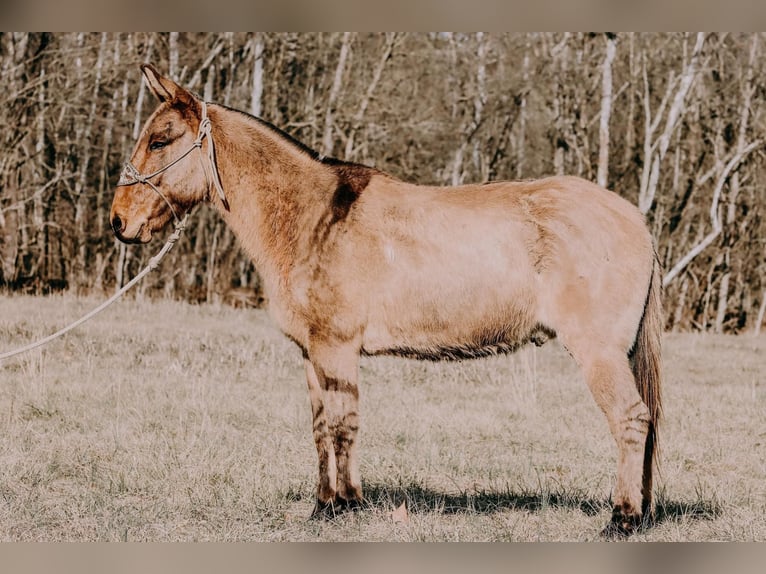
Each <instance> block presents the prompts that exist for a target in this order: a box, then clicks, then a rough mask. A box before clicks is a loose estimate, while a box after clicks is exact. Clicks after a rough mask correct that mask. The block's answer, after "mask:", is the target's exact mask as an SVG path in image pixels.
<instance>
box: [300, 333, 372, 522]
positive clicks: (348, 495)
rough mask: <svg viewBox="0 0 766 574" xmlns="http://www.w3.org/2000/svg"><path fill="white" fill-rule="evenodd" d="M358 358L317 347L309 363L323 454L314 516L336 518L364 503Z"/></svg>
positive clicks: (337, 349)
mask: <svg viewBox="0 0 766 574" xmlns="http://www.w3.org/2000/svg"><path fill="white" fill-rule="evenodd" d="M358 363H359V355H358V351H357V350H356V349H351V348H344V347H334V346H328V345H314V346H312V349H311V351H310V353H309V357H308V358H306V359H305V366H306V380H307V382H308V387H309V397H310V400H311V410H312V413H313V421H314V422H313V429H314V442H315V443H316V448H317V454H318V455H319V484H318V486H317V501H316V506H315V508H314V512H313V516H328V515H329V516H332V515H334V514H335V513H336V512H339V511H342V510H346V509H349V508H354V507H356V506H358V505H359V503H360V502H361V500H362V483H361V479H360V476H359V461H358V457H357V440H356V439H357V432H358V430H359V412H358V403H359V389H358V387H357V371H358Z"/></svg>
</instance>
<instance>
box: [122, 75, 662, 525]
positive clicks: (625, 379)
mask: <svg viewBox="0 0 766 574" xmlns="http://www.w3.org/2000/svg"><path fill="white" fill-rule="evenodd" d="M142 71H143V76H144V79H145V81H146V83H147V85H148V87H149V89H150V91H151V92H152V93H153V94H154V95H155V96H156V97H157V98H158V99H159V102H160V103H159V106H158V107H157V108H156V110H155V111H154V112H153V113H152V115H151V117H149V119H148V120H147V121H146V124H145V125H144V127H143V131H142V132H141V135H140V137H139V140H138V142H137V143H136V145H135V149H134V151H133V153H132V156H131V159H130V161H129V162H128V163H127V164H126V167H125V170H124V171H123V173H122V175H121V178H120V181H119V182H118V185H117V188H116V191H115V195H114V200H113V204H112V208H111V213H110V218H111V225H112V228H113V230H114V233H115V234H116V236H117V237H118V238H119V239H120V240H122V241H125V242H138V243H146V242H148V241H149V240H150V239H151V238H152V234H154V233H155V232H157V231H159V230H161V229H162V228H163V227H164V226H165V225H166V224H167V223H168V222H169V221H171V220H173V219H178V218H179V217H180V216H181V214H185V213H187V212H188V211H189V210H190V209H191V208H192V207H193V206H195V205H197V204H199V203H201V202H207V203H209V204H211V205H212V206H213V207H214V208H215V209H216V210H217V211H218V212H219V213H220V214H221V216H222V217H223V219H224V220H225V221H226V223H227V224H228V225H229V226H230V227H231V229H232V230H233V231H234V233H235V234H236V236H237V237H238V238H239V241H240V242H241V244H242V245H243V246H244V248H245V249H246V251H247V253H248V254H249V255H250V257H252V259H253V261H254V263H255V265H256V268H257V269H258V271H259V273H260V275H261V278H262V280H263V285H264V290H265V293H266V295H267V298H268V301H269V310H270V314H271V316H272V318H273V320H274V321H275V322H276V323H277V325H278V326H279V327H280V328H281V330H282V331H283V332H284V333H285V334H286V335H287V337H289V338H290V339H291V340H292V341H294V342H295V344H296V345H297V346H298V347H299V348H300V349H301V351H302V353H303V358H304V363H305V371H306V380H307V383H308V391H309V397H310V403H311V409H312V412H313V436H314V442H315V443H316V449H317V453H318V459H319V480H318V486H317V491H316V506H315V509H314V515H323V514H326V513H328V512H329V513H334V512H337V511H339V510H343V509H347V508H349V507H355V506H358V505H359V503H360V502H361V501H362V483H361V479H360V474H359V454H358V442H357V434H358V431H359V425H360V423H359V420H360V419H359V407H358V401H359V391H358V386H357V379H358V364H359V358H360V356H362V355H384V354H385V355H399V356H403V357H412V358H416V359H426V360H432V361H438V360H462V359H471V358H476V357H485V356H488V355H494V354H497V353H508V352H512V351H514V350H516V349H518V348H519V347H520V346H522V345H524V344H526V343H529V342H533V343H536V344H542V343H544V342H545V341H546V340H547V339H550V338H553V337H557V338H558V340H559V341H560V342H561V343H562V344H563V345H564V347H565V348H566V349H567V350H568V352H569V354H570V355H571V356H572V357H573V358H574V360H575V361H576V362H577V364H578V365H579V366H580V367H581V369H582V373H583V375H584V378H585V381H586V382H587V385H588V387H589V388H590V391H591V393H592V394H593V397H594V399H595V401H596V403H597V404H598V406H599V407H600V408H601V410H602V411H603V412H604V414H605V415H606V420H607V422H608V426H609V430H610V431H611V434H612V436H613V437H614V440H615V442H616V443H617V452H618V461H617V477H616V485H615V487H614V490H613V493H612V500H613V504H614V506H613V512H612V517H611V521H610V522H609V524H608V525H607V527H606V528H605V530H604V533H606V534H627V533H630V532H632V531H634V530H635V529H636V528H637V527H638V526H640V525H641V523H642V520H644V519H646V518H647V517H649V516H651V513H652V471H653V466H654V464H655V458H656V453H657V445H658V442H657V441H658V423H659V420H660V416H661V398H660V379H661V371H660V367H661V361H660V352H661V349H660V343H661V333H662V305H661V280H660V266H659V262H658V260H657V255H656V252H655V249H654V246H653V242H652V238H651V236H650V234H649V232H648V230H647V226H646V223H645V221H644V218H643V216H642V214H641V213H640V212H639V211H638V210H637V209H636V208H635V207H634V206H633V205H632V204H631V203H630V202H628V201H626V200H625V199H623V198H621V197H620V196H619V195H617V194H615V193H613V192H611V191H608V190H606V189H604V188H602V187H600V186H597V185H595V184H593V183H590V182H588V181H585V180H583V179H579V178H575V177H550V178H547V179H541V180H536V181H519V182H491V183H485V184H481V185H461V186H457V187H433V186H421V185H414V184H410V183H406V182H404V181H401V180H399V179H397V178H395V177H393V176H391V175H389V174H387V173H384V172H383V171H380V170H377V169H375V168H372V167H367V166H364V165H360V164H356V163H348V162H344V161H340V160H337V159H331V158H327V157H322V156H321V155H319V154H318V153H316V152H315V151H312V150H311V149H310V148H308V147H306V146H304V145H303V144H301V143H300V142H298V141H296V140H295V139H293V138H292V137H290V136H289V135H287V134H286V133H284V132H282V131H280V130H279V129H278V128H276V127H275V126H273V125H271V124H269V123H267V122H265V121H264V120H262V119H259V118H256V117H253V116H251V115H249V114H247V113H244V112H241V111H238V110H235V109H231V108H228V107H226V106H223V105H220V104H214V103H206V102H204V101H202V100H200V99H199V98H198V97H197V96H195V95H194V94H193V93H191V92H189V91H187V90H186V89H184V88H183V87H181V86H179V85H178V84H176V83H175V82H173V81H171V80H170V79H168V78H166V77H163V76H162V75H161V74H160V73H159V72H158V71H157V70H156V69H155V68H154V67H152V66H151V65H144V66H142ZM195 158H196V159H195Z"/></svg>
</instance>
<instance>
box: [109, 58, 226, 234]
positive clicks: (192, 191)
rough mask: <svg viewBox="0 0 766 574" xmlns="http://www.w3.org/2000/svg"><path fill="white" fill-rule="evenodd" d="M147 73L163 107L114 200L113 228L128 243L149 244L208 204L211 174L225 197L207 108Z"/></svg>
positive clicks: (149, 70)
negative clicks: (169, 224)
mask: <svg viewBox="0 0 766 574" xmlns="http://www.w3.org/2000/svg"><path fill="white" fill-rule="evenodd" d="M141 70H142V72H143V74H144V78H145V80H146V83H147V85H148V86H149V89H150V90H151V92H152V93H153V94H154V95H155V96H156V97H157V98H158V99H159V100H160V105H159V106H158V107H157V109H156V110H155V111H154V112H153V113H152V115H151V117H149V119H148V120H147V121H146V124H145V125H144V128H143V130H142V131H141V135H140V136H139V139H138V142H136V146H135V148H134V149H133V154H132V155H131V158H130V161H129V162H128V163H127V164H126V165H125V168H124V169H123V172H122V174H121V175H120V181H119V182H118V184H117V190H116V191H115V194H114V200H113V201H112V210H111V213H110V221H111V224H112V229H113V230H114V233H115V235H116V236H117V238H118V239H120V241H124V242H126V243H147V242H148V241H149V240H151V238H152V233H153V232H154V231H159V230H160V229H162V227H164V226H165V224H166V223H167V222H168V221H170V220H171V219H176V220H178V219H179V218H180V217H181V216H182V215H183V214H184V213H185V212H187V211H188V210H189V209H191V208H192V207H193V206H194V205H196V204H197V203H199V202H200V201H202V200H204V199H205V198H206V197H207V194H208V189H209V185H208V173H207V171H208V170H209V172H210V176H211V177H212V178H213V179H214V181H215V183H216V187H217V188H218V190H219V193H220V194H221V196H222V194H223V192H222V190H221V188H220V183H219V181H218V179H217V171H216V168H215V165H214V161H215V160H214V158H213V149H212V146H213V142H212V137H211V136H210V122H209V120H207V117H206V115H207V107H206V105H205V103H204V102H202V101H200V100H199V99H197V98H196V97H195V96H194V95H193V94H192V93H191V92H189V91H187V90H185V89H184V88H182V87H181V86H179V85H178V84H176V83H175V82H173V81H172V80H170V79H168V78H165V77H163V76H162V75H160V73H159V72H158V71H157V70H156V69H155V68H154V67H152V66H150V65H148V64H145V65H143V66H141ZM206 135H207V136H208V137H207V138H206V140H207V141H204V140H205V136H206ZM208 158H209V160H210V165H209V167H208V165H206V162H207V161H208ZM222 199H223V197H222Z"/></svg>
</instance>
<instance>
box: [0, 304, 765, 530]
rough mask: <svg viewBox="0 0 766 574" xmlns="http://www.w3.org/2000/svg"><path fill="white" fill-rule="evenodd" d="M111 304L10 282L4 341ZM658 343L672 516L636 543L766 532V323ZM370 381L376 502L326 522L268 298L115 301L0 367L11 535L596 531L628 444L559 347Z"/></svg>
mask: <svg viewBox="0 0 766 574" xmlns="http://www.w3.org/2000/svg"><path fill="white" fill-rule="evenodd" d="M96 304H97V301H95V300H83V299H74V298H69V297H49V298H28V297H10V298H9V297H0V350H2V351H5V350H7V349H10V348H13V347H17V346H20V345H21V344H23V343H26V342H28V341H31V340H33V339H35V338H37V337H40V336H42V335H45V334H48V333H49V332H51V331H53V330H55V329H56V328H58V327H61V326H63V325H65V324H66V323H68V322H69V321H71V320H73V319H75V318H77V317H79V316H80V315H81V314H83V313H84V312H85V311H87V310H88V309H90V308H92V307H93V306H95V305H96ZM665 350H666V352H665V356H666V359H665V371H666V385H665V401H666V402H665V404H666V407H665V424H664V427H663V433H664V434H663V437H662V443H663V453H662V464H661V475H660V477H659V479H658V481H657V484H658V495H657V504H658V506H657V523H656V524H655V525H654V527H652V528H650V529H648V530H646V531H644V532H642V533H640V534H638V535H636V536H634V537H633V540H656V541H676V540H695V541H701V540H761V541H763V540H766V480H764V478H765V477H766V416H764V413H766V388H765V387H764V385H765V384H766V380H764V372H766V368H765V367H766V337H760V338H758V339H755V338H752V337H748V336H741V337H730V336H712V335H698V334H697V335H695V334H683V335H668V336H666V339H665ZM360 379H361V380H360V391H361V401H362V415H363V419H362V432H361V441H362V444H361V449H362V450H361V455H362V460H361V469H362V476H363V481H364V486H365V490H366V496H367V506H366V508H365V509H364V510H363V511H361V512H358V513H353V514H349V515H344V516H341V517H339V518H337V519H335V520H334V521H327V522H321V521H311V520H308V515H309V513H310V511H311V508H312V505H313V495H314V488H315V484H314V481H315V475H316V470H315V458H316V453H315V450H314V445H313V440H312V438H311V415H310V408H309V404H308V397H307V392H306V388H305V382H304V378H303V370H302V360H301V357H300V353H299V352H298V351H297V349H296V348H295V347H294V346H293V345H292V344H291V343H289V342H288V341H287V340H286V339H285V338H283V337H282V335H281V334H279V333H278V332H277V331H276V330H275V329H274V327H273V326H272V325H271V323H270V321H269V319H268V317H267V315H266V314H265V313H264V312H263V311H259V310H234V309H231V308H228V307H216V306H191V305H187V304H181V303H173V302H149V301H123V302H120V303H118V304H117V305H116V306H114V307H112V308H110V309H109V310H107V311H106V312H105V313H104V314H102V315H100V316H99V317H97V318H96V319H94V320H93V321H91V322H89V323H87V324H85V325H83V326H82V327H80V328H79V329H77V330H76V331H73V332H72V333H70V334H69V335H67V336H66V337H65V338H63V339H60V340H58V341H56V342H54V343H52V344H51V345H49V346H48V347H46V348H44V349H43V350H42V351H33V352H31V353H29V354H27V355H24V356H22V357H20V358H17V359H11V360H7V361H4V362H3V363H0V437H1V438H0V533H2V534H0V539H2V540H146V541H166V540H226V541H232V540H259V541H272V540H274V541H276V540H392V541H396V540H401V541H420V540H423V541H451V540H464V541H467V540H573V541H578V540H596V539H598V533H599V530H600V529H601V527H603V526H604V525H605V524H606V522H607V520H608V518H609V515H610V507H609V493H610V489H611V488H612V485H613V481H614V477H613V471H614V468H615V462H614V457H615V448H614V444H613V442H612V439H611V438H610V436H609V435H608V431H607V428H606V421H605V419H604V417H603V415H602V414H601V413H600V412H599V411H598V409H597V408H596V406H595V404H594V402H593V399H592V398H591V397H590V395H589V394H588V391H587V389H586V387H585V384H584V383H583V381H582V380H581V377H580V375H579V373H578V370H577V368H576V366H575V365H574V363H573V362H572V361H571V359H570V358H569V357H568V356H567V355H566V353H565V352H564V351H562V350H561V348H560V346H559V345H558V343H556V342H555V341H554V342H551V343H549V344H547V345H546V346H545V347H543V348H541V349H536V348H529V349H525V350H523V351H522V352H520V353H517V354H516V355H513V356H508V357H499V358H493V359H489V360H480V361H472V362H464V363H458V364H454V363H451V364H445V363H442V364H432V363H419V362H415V361H408V360H403V359H393V358H376V359H365V360H364V361H363V362H362V367H361V377H360ZM402 502H406V504H407V508H408V510H409V514H408V519H409V520H408V521H404V522H403V521H394V520H393V519H392V517H391V512H392V511H393V510H394V509H395V508H396V507H397V506H399V504H401V503H402Z"/></svg>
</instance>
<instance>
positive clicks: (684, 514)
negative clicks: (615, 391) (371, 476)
mask: <svg viewBox="0 0 766 574" xmlns="http://www.w3.org/2000/svg"><path fill="white" fill-rule="evenodd" d="M364 491H365V502H366V504H365V507H367V508H371V509H376V510H380V511H390V510H393V509H394V508H397V507H398V506H399V505H401V504H402V502H406V503H407V510H408V511H409V512H410V513H415V514H417V513H429V512H432V513H437V514H445V515H447V514H460V513H469V514H470V513H477V514H493V513H495V512H502V511H504V510H525V511H528V512H540V511H543V510H547V509H556V508H563V509H571V510H579V511H580V512H582V513H583V514H585V515H587V516H596V515H598V514H600V513H602V512H603V513H610V512H611V509H612V503H611V500H609V499H608V498H593V497H592V496H588V495H587V494H586V493H585V492H581V491H577V490H568V491H563V490H562V491H546V490H544V489H541V490H540V491H522V492H514V491H512V490H506V491H501V492H487V491H476V492H462V493H459V494H448V493H444V492H438V491H435V490H431V489H429V488H425V487H423V486H421V485H418V484H410V485H405V486H398V487H392V486H387V485H379V484H365V485H364ZM721 512H722V510H721V506H720V504H719V503H718V502H717V501H714V500H704V499H701V498H700V499H698V500H696V501H693V502H682V501H673V500H666V499H665V497H664V496H663V495H662V494H660V495H659V496H658V500H657V502H656V505H655V516H654V520H653V521H652V524H651V525H650V526H657V525H659V524H661V523H663V522H679V521H682V520H713V519H715V518H717V517H718V516H720V515H721Z"/></svg>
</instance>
